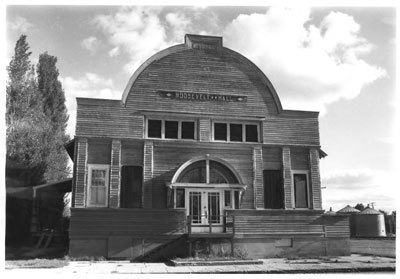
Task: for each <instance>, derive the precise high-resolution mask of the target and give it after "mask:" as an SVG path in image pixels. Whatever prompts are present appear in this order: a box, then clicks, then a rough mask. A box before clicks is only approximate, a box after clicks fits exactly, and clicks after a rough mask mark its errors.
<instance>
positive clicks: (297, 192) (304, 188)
mask: <svg viewBox="0 0 400 279" xmlns="http://www.w3.org/2000/svg"><path fill="white" fill-rule="evenodd" d="M292 173H293V193H294V204H295V208H309V207H310V193H309V179H308V171H293V172H292Z"/></svg>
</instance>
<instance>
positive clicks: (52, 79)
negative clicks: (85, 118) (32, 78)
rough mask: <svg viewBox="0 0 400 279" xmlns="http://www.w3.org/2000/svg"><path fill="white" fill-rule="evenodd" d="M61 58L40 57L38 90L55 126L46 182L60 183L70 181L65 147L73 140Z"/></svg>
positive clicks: (45, 112)
mask: <svg viewBox="0 0 400 279" xmlns="http://www.w3.org/2000/svg"><path fill="white" fill-rule="evenodd" d="M56 63H57V57H55V56H52V55H49V54H48V53H47V52H45V53H42V54H40V56H39V62H38V64H37V76H38V89H39V92H40V96H41V99H42V106H43V107H42V110H43V112H44V114H45V115H46V117H47V118H48V119H49V120H50V123H51V126H52V133H51V139H52V140H51V144H50V145H49V148H50V152H49V155H48V157H47V160H46V161H47V164H48V168H47V170H46V173H45V179H46V181H57V180H60V179H63V178H66V177H67V172H68V155H67V153H66V152H65V149H64V144H65V143H66V142H67V141H68V140H69V137H68V136H67V135H66V133H65V130H66V127H67V121H68V113H67V108H66V106H65V94H64V90H63V89H62V85H61V82H60V81H59V80H58V76H59V72H58V69H57V67H56Z"/></svg>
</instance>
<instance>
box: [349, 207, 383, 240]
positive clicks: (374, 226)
mask: <svg viewBox="0 0 400 279" xmlns="http://www.w3.org/2000/svg"><path fill="white" fill-rule="evenodd" d="M355 224H356V236H364V237H365V236H370V237H380V236H386V230H385V217H384V215H383V214H382V213H381V212H379V211H377V210H375V209H373V208H369V207H367V208H366V209H364V210H363V211H361V212H360V213H358V214H357V215H355Z"/></svg>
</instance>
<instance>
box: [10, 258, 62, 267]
mask: <svg viewBox="0 0 400 279" xmlns="http://www.w3.org/2000/svg"><path fill="white" fill-rule="evenodd" d="M67 265H68V260H65V259H31V260H18V261H6V268H60V267H63V266H67Z"/></svg>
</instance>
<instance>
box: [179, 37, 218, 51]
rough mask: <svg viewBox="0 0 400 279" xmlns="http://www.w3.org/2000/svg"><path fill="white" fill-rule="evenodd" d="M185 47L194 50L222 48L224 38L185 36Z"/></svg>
mask: <svg viewBox="0 0 400 279" xmlns="http://www.w3.org/2000/svg"><path fill="white" fill-rule="evenodd" d="M185 45H187V46H188V47H190V48H193V49H215V50H219V49H221V48H222V37H215V36H200V35H192V34H186V35H185Z"/></svg>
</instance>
